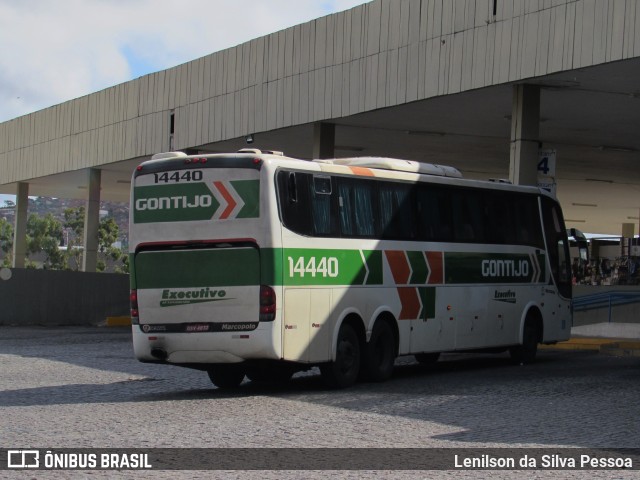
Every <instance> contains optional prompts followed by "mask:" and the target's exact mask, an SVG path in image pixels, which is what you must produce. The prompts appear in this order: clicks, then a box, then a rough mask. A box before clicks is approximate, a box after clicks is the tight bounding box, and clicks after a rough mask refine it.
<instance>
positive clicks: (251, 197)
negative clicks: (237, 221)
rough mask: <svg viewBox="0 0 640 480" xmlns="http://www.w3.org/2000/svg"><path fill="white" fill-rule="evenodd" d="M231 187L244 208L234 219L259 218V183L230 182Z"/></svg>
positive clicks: (254, 181) (247, 181)
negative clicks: (240, 199)
mask: <svg viewBox="0 0 640 480" xmlns="http://www.w3.org/2000/svg"><path fill="white" fill-rule="evenodd" d="M230 183H231V186H232V187H233V188H234V189H235V191H236V192H238V195H239V196H240V198H242V201H243V202H244V206H243V207H242V209H240V211H239V212H238V215H237V217H236V218H257V217H259V216H260V181H259V180H232V181H231V182H230Z"/></svg>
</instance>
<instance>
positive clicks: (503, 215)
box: [483, 191, 516, 245]
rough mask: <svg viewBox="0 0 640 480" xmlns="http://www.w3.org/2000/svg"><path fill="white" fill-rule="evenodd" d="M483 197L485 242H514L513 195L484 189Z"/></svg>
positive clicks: (503, 243)
mask: <svg viewBox="0 0 640 480" xmlns="http://www.w3.org/2000/svg"><path fill="white" fill-rule="evenodd" d="M483 197H484V198H483V199H484V216H485V220H484V223H485V235H486V240H487V243H494V244H498V245H505V244H512V243H514V242H515V241H516V235H515V233H516V232H515V230H516V228H515V224H514V219H513V202H514V198H513V197H514V196H513V195H510V194H508V193H507V192H490V191H485V192H484V195H483Z"/></svg>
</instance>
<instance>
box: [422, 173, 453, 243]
mask: <svg viewBox="0 0 640 480" xmlns="http://www.w3.org/2000/svg"><path fill="white" fill-rule="evenodd" d="M416 201H417V202H416V203H417V204H418V212H417V214H418V237H419V238H420V239H421V240H426V241H443V242H448V241H451V240H452V231H453V229H452V227H451V224H452V217H451V192H450V191H449V190H448V189H443V188H441V187H438V186H435V185H431V184H427V183H425V184H419V185H418V187H417V189H416Z"/></svg>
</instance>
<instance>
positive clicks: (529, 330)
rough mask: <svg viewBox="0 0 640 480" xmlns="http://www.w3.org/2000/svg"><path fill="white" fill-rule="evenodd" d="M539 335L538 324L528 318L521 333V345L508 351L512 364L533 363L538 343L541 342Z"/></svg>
mask: <svg viewBox="0 0 640 480" xmlns="http://www.w3.org/2000/svg"><path fill="white" fill-rule="evenodd" d="M540 333H541V332H540V328H539V326H538V322H536V321H535V320H534V319H533V318H532V317H528V318H527V319H526V321H525V324H524V331H523V332H522V344H521V345H516V346H515V347H511V348H510V349H509V354H510V355H511V359H512V360H513V362H514V363H517V364H526V363H533V362H534V361H535V359H536V354H537V353H538V343H539V342H540V340H541V338H540V337H541V335H540Z"/></svg>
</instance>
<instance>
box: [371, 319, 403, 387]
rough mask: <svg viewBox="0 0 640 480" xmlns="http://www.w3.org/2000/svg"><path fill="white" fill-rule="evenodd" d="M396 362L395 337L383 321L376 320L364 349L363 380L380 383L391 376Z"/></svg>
mask: <svg viewBox="0 0 640 480" xmlns="http://www.w3.org/2000/svg"><path fill="white" fill-rule="evenodd" d="M395 360H396V346H395V335H394V334H393V329H392V328H391V326H390V325H389V324H388V323H387V322H385V321H384V320H378V321H377V322H376V324H375V325H374V327H373V331H372V332H371V339H370V340H369V343H367V344H366V346H365V349H364V378H365V379H366V380H370V381H372V382H382V381H384V380H387V379H388V378H390V377H391V375H392V374H393V364H394V363H395Z"/></svg>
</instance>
